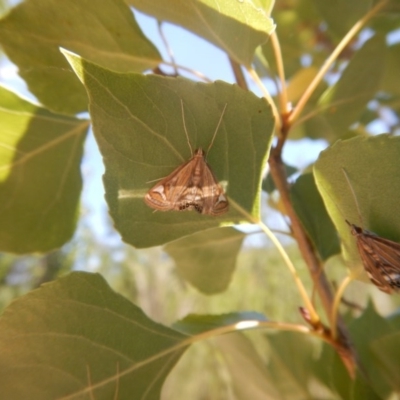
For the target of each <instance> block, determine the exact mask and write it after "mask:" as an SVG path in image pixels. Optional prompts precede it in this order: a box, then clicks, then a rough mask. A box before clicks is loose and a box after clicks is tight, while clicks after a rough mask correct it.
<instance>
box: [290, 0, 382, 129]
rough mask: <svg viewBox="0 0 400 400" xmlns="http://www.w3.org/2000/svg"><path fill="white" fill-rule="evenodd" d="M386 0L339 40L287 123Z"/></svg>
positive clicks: (292, 118)
mask: <svg viewBox="0 0 400 400" xmlns="http://www.w3.org/2000/svg"><path fill="white" fill-rule="evenodd" d="M387 3H388V0H383V1H381V2H380V3H378V4H377V5H376V6H375V7H373V8H372V9H371V10H370V11H369V12H368V13H367V14H365V16H364V17H363V18H361V19H360V20H359V21H357V22H356V23H355V24H354V26H353V27H352V28H351V29H350V30H349V31H348V32H347V34H346V35H345V37H344V38H343V39H342V40H341V41H340V43H339V44H338V45H337V47H336V48H335V50H334V51H333V52H332V54H331V55H330V56H329V57H328V58H327V60H326V61H325V63H324V64H323V66H322V67H321V69H320V70H319V71H318V74H317V75H316V76H315V78H314V79H313V81H312V82H311V83H310V85H309V86H308V87H307V90H306V91H305V92H304V94H303V96H302V97H301V98H300V100H299V102H298V103H297V105H296V107H295V108H294V110H293V112H292V113H291V115H290V116H289V118H288V124H289V125H292V124H293V122H294V121H295V120H296V119H297V118H298V117H299V115H300V114H301V112H302V111H303V109H304V107H305V105H306V104H307V102H308V100H309V99H310V97H311V96H312V94H313V93H314V91H315V89H316V87H317V86H318V85H319V83H320V82H321V81H322V78H323V77H324V76H325V74H326V73H327V71H328V70H329V68H330V67H331V66H332V64H333V62H334V61H335V60H336V59H337V58H338V56H339V54H340V53H341V52H342V51H343V49H344V48H345V47H346V46H347V45H348V44H349V43H350V41H351V40H352V39H353V38H354V37H355V35H356V34H357V33H358V32H359V31H360V29H361V28H362V27H363V26H364V25H365V24H366V23H367V22H368V21H369V20H370V19H371V18H372V17H373V16H374V15H376V13H377V12H378V11H380V10H381V8H383V7H384V6H385V5H386V4H387Z"/></svg>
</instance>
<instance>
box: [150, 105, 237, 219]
mask: <svg viewBox="0 0 400 400" xmlns="http://www.w3.org/2000/svg"><path fill="white" fill-rule="evenodd" d="M226 106H227V105H226V104H225V107H224V109H223V111H222V114H221V117H220V119H219V121H218V125H217V128H216V130H215V132H214V135H213V138H212V140H211V143H210V146H209V147H208V150H207V153H208V151H209V150H210V148H211V146H212V144H213V142H214V139H215V136H216V134H217V132H218V129H219V126H220V125H221V122H222V118H223V116H224V113H225V109H226ZM181 109H182V119H183V127H184V130H185V133H186V138H187V141H188V144H189V148H190V151H191V152H192V154H193V155H192V158H191V159H190V160H189V161H187V162H185V163H184V164H182V165H181V166H179V167H178V168H176V169H175V170H174V171H173V172H172V173H171V174H169V175H168V176H167V177H166V178H164V179H162V180H161V181H160V182H159V183H157V184H156V185H155V186H153V187H152V188H151V189H150V190H149V191H148V192H147V193H146V195H145V197H144V201H145V202H146V204H147V205H148V206H149V207H151V208H154V209H155V210H158V211H170V210H175V211H185V210H195V211H197V212H198V213H200V214H207V215H213V216H218V215H221V214H224V213H225V212H227V211H228V209H229V204H228V198H227V197H226V195H225V192H224V189H223V188H222V186H221V185H220V184H219V182H218V180H217V179H216V177H215V176H214V174H213V172H212V170H211V167H210V166H209V165H208V164H207V161H206V152H205V151H204V150H203V149H201V148H200V149H197V150H196V151H195V152H194V153H193V150H192V146H191V144H190V141H189V135H188V133H187V130H186V124H185V116H184V108H183V102H182V101H181Z"/></svg>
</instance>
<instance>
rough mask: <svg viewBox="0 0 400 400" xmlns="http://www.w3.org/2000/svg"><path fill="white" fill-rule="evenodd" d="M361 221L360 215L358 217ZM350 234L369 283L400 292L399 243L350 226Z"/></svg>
mask: <svg viewBox="0 0 400 400" xmlns="http://www.w3.org/2000/svg"><path fill="white" fill-rule="evenodd" d="M343 173H344V175H345V177H346V180H347V182H348V184H349V186H350V189H351V192H352V194H353V197H354V200H355V202H356V205H357V209H358V210H359V206H358V201H357V197H356V195H355V193H354V190H353V187H352V185H351V183H350V180H349V177H348V176H347V173H346V171H345V170H344V169H343ZM360 219H361V215H360ZM346 223H347V224H348V225H349V226H350V229H351V234H352V235H353V236H355V238H356V241H357V249H358V253H359V254H360V257H361V260H362V263H363V266H364V269H365V271H366V272H367V274H368V277H369V279H370V280H371V282H372V283H373V284H374V285H375V286H377V287H378V289H380V290H382V291H383V292H385V293H388V294H390V293H392V292H393V291H395V292H397V291H399V290H400V243H397V242H393V241H392V240H389V239H385V238H382V237H380V236H378V235H376V234H375V233H372V232H370V231H368V230H366V229H363V228H360V227H359V226H357V225H355V224H352V223H351V222H349V221H347V220H346Z"/></svg>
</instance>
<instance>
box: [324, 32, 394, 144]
mask: <svg viewBox="0 0 400 400" xmlns="http://www.w3.org/2000/svg"><path fill="white" fill-rule="evenodd" d="M385 54H386V45H385V39H384V37H382V36H379V35H377V36H374V37H372V38H371V39H370V40H368V41H367V42H366V43H365V44H364V45H363V47H362V48H361V49H360V50H358V51H357V52H356V53H355V55H354V58H353V59H352V60H351V61H350V62H349V64H348V66H347V68H346V69H345V70H344V72H343V74H342V76H341V77H340V79H339V80H338V81H337V82H336V83H335V84H334V85H333V86H330V87H329V88H328V89H327V90H326V92H325V93H324V94H323V95H322V97H321V98H320V101H319V106H320V107H322V108H323V110H324V112H323V115H324V117H325V118H326V120H327V122H328V124H329V125H330V126H331V127H332V129H333V130H334V131H335V132H336V134H337V136H341V135H342V134H343V131H347V128H348V127H349V125H351V124H352V123H354V122H356V121H357V118H359V116H360V115H361V113H362V111H363V110H364V108H365V107H366V105H367V103H368V102H369V101H370V100H371V99H372V98H373V97H374V95H375V93H376V92H377V90H378V89H379V86H380V79H381V77H382V73H383V70H384V65H385V62H384V61H385Z"/></svg>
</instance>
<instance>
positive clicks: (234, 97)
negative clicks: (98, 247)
mask: <svg viewBox="0 0 400 400" xmlns="http://www.w3.org/2000/svg"><path fill="white" fill-rule="evenodd" d="M66 55H67V57H68V60H69V61H70V62H71V64H72V65H73V67H74V69H75V71H76V72H77V74H78V76H79V77H80V79H81V80H82V81H83V83H84V85H85V87H86V89H87V90H88V93H89V96H90V113H91V116H92V121H93V130H94V133H95V136H96V139H97V141H98V143H99V146H100V151H101V152H102V154H103V158H104V162H105V165H106V173H105V176H104V183H105V187H106V199H107V202H108V205H109V207H110V213H111V216H112V218H113V220H114V223H115V226H116V228H117V229H118V231H119V232H120V233H121V235H122V237H123V239H124V240H125V241H126V242H128V243H131V244H133V245H134V246H136V247H149V246H155V245H159V244H164V243H166V242H169V241H172V240H174V239H177V238H179V237H182V236H186V235H189V234H192V233H195V232H198V231H201V230H204V229H209V228H213V227H217V226H219V225H221V224H222V223H225V224H228V223H233V222H234V221H240V220H242V221H243V220H246V215H245V213H244V212H243V209H244V210H246V211H247V212H248V213H250V214H252V215H253V216H255V217H256V218H258V213H259V197H260V192H261V179H262V171H263V168H264V163H265V162H266V159H267V156H268V152H269V147H270V143H271V137H272V131H273V126H274V119H273V116H272V112H271V108H270V106H269V104H268V103H267V102H266V100H265V99H263V98H261V99H260V98H258V97H256V96H255V95H254V94H252V93H250V92H247V91H244V90H242V89H240V88H239V87H238V86H236V85H229V84H227V83H224V82H221V81H217V82H215V83H212V84H203V83H194V82H191V81H188V80H186V79H176V78H165V77H160V76H142V75H138V74H119V73H115V72H111V71H108V70H105V69H103V68H101V67H99V66H97V65H95V64H92V63H89V62H87V61H85V60H83V59H81V58H79V57H78V56H75V55H72V54H71V53H66ZM182 105H183V107H184V114H182ZM225 106H226V111H225V113H224V115H223V119H222V123H221V125H220V127H219V130H218V132H217V134H216V137H215V141H214V142H213V144H212V147H211V149H210V150H209V151H208V153H207V162H208V163H209V164H210V166H211V167H212V169H213V171H214V173H215V175H216V177H217V179H218V180H219V181H220V182H221V183H222V184H224V183H226V184H227V195H228V197H229V201H230V210H229V212H227V213H226V214H224V215H221V216H219V217H213V216H207V215H201V214H198V213H196V212H194V211H192V212H189V211H187V212H177V211H175V212H173V211H169V212H154V210H152V209H151V208H150V207H148V206H147V205H146V204H145V203H144V200H143V198H144V195H145V194H146V192H147V191H148V190H149V189H150V188H151V187H152V186H154V181H157V180H159V179H161V178H163V177H165V176H167V175H168V174H170V173H171V172H172V171H173V170H174V169H175V168H177V167H178V166H179V165H181V164H182V163H183V162H185V161H187V160H189V159H190V157H191V154H192V153H191V148H190V147H189V143H188V140H187V138H186V133H185V126H186V131H187V133H188V137H189V142H190V146H191V147H192V149H193V150H194V149H196V148H199V147H200V148H203V149H208V147H209V146H210V144H211V142H212V137H213V135H214V133H215V131H216V127H217V126H218V121H219V120H220V118H221V115H222V112H223V109H224V107H225ZM183 118H184V119H185V121H183ZM184 122H185V126H184ZM151 182H152V183H151Z"/></svg>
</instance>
